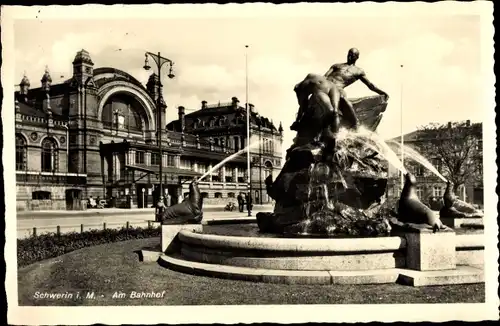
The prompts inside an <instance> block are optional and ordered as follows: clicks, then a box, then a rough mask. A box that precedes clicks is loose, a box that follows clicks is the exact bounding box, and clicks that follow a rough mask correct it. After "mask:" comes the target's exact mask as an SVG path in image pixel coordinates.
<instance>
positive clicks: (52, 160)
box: [42, 138, 58, 172]
mask: <svg viewBox="0 0 500 326" xmlns="http://www.w3.org/2000/svg"><path fill="white" fill-rule="evenodd" d="M57 166H58V155H57V145H56V142H55V141H54V140H53V139H52V138H45V139H44V140H43V142H42V171H44V172H53V171H57Z"/></svg>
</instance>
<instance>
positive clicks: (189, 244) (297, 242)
mask: <svg viewBox="0 0 500 326" xmlns="http://www.w3.org/2000/svg"><path fill="white" fill-rule="evenodd" d="M178 238H179V241H180V243H181V251H180V252H181V255H182V256H184V257H186V258H187V259H189V260H193V261H198V262H202V263H209V264H221V265H229V266H240V267H250V268H265V269H278V270H309V271H321V270H339V271H362V270H371V269H388V268H398V267H403V266H404V265H405V258H404V252H403V250H404V248H405V246H406V242H405V239H404V238H400V237H383V238H349V239H303V238H302V239H284V238H261V237H242V236H222V235H213V234H201V233H195V232H190V231H187V230H183V231H180V232H179V236H178Z"/></svg>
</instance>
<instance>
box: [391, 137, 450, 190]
mask: <svg viewBox="0 0 500 326" xmlns="http://www.w3.org/2000/svg"><path fill="white" fill-rule="evenodd" d="M388 143H389V144H391V145H393V146H395V147H396V148H397V150H398V151H399V152H401V144H400V143H398V142H395V141H388ZM403 153H404V155H405V156H406V157H408V158H410V159H412V160H414V161H415V162H417V163H419V164H421V165H422V166H424V167H425V168H427V169H428V170H429V171H431V172H432V173H434V174H435V175H436V176H437V177H438V178H440V179H441V180H443V181H444V182H446V181H447V180H446V178H445V177H444V176H443V175H442V174H441V173H439V171H438V170H437V169H436V168H435V167H434V165H432V164H431V163H430V162H429V161H428V160H427V159H426V158H425V157H423V156H422V155H421V154H419V153H418V152H417V151H415V150H414V149H413V148H411V147H409V146H405V145H403Z"/></svg>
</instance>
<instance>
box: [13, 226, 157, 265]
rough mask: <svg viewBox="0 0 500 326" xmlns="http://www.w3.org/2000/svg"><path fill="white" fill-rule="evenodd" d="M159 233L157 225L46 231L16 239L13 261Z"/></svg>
mask: <svg viewBox="0 0 500 326" xmlns="http://www.w3.org/2000/svg"><path fill="white" fill-rule="evenodd" d="M159 236H161V227H156V228H140V227H137V228H132V227H129V228H128V229H127V228H125V227H123V228H121V229H105V230H90V231H85V232H82V233H77V232H71V233H65V234H61V235H57V234H56V233H46V234H41V235H37V236H31V237H29V238H25V239H18V240H17V265H18V267H23V266H27V265H30V264H33V263H35V262H37V261H41V260H45V259H49V258H53V257H57V256H60V255H63V254H65V253H68V252H71V251H74V250H78V249H82V248H85V247H91V246H95V245H100V244H105V243H113V242H119V241H125V240H132V239H144V238H153V237H159Z"/></svg>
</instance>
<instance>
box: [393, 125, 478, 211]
mask: <svg viewBox="0 0 500 326" xmlns="http://www.w3.org/2000/svg"><path fill="white" fill-rule="evenodd" d="M403 137H404V138H403V139H404V145H405V146H409V147H411V148H413V149H415V150H416V151H417V152H418V153H419V154H421V155H422V156H423V157H425V158H426V159H427V160H428V161H429V163H430V164H432V165H433V166H434V167H435V168H436V169H437V170H438V172H439V173H441V174H442V175H443V176H444V177H445V178H447V179H449V180H451V181H452V182H453V183H454V184H459V183H461V184H460V185H459V186H458V187H457V188H456V189H455V194H456V195H457V196H459V198H461V199H463V200H465V201H467V202H469V203H473V204H477V205H479V206H480V207H482V206H483V204H484V203H483V148H482V147H483V143H482V137H483V133H482V123H471V122H470V121H469V120H467V121H465V122H448V123H447V124H444V125H439V124H430V125H428V126H425V127H422V128H420V129H419V130H416V131H414V132H411V133H409V134H406V135H404V136H403ZM390 141H393V142H396V143H400V137H397V138H394V139H391V140H390ZM404 164H405V167H406V168H407V169H408V171H409V172H410V173H412V174H413V175H414V176H415V177H416V179H417V182H418V186H417V187H416V191H417V194H418V196H419V197H420V199H421V200H422V201H423V202H426V203H429V202H430V201H435V200H436V199H440V198H441V197H442V196H443V194H444V191H445V189H446V183H445V182H443V181H442V180H441V179H440V178H439V177H437V176H436V175H435V174H434V173H432V172H431V171H429V170H428V169H427V168H425V167H424V166H422V165H421V164H418V163H416V161H415V160H413V159H411V157H410V156H407V155H405V159H404ZM390 171H391V177H390V184H389V195H390V196H399V193H400V191H401V187H400V179H399V177H398V173H397V172H396V171H394V169H391V170H390Z"/></svg>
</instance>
